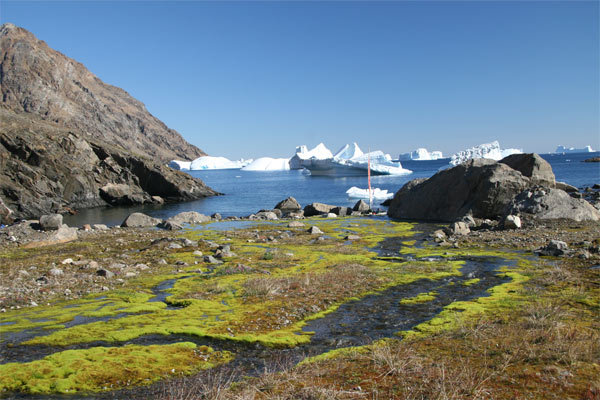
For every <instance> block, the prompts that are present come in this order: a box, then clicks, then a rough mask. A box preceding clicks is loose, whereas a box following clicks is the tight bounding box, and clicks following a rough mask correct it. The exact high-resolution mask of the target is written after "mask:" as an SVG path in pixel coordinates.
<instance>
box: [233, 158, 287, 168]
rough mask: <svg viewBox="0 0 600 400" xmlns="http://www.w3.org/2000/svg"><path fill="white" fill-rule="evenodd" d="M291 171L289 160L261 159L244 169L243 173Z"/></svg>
mask: <svg viewBox="0 0 600 400" xmlns="http://www.w3.org/2000/svg"><path fill="white" fill-rule="evenodd" d="M289 169H290V160H289V158H271V157H260V158H257V159H256V160H254V161H252V162H251V163H250V164H248V165H246V166H245V167H244V168H242V170H243V171H286V170H289Z"/></svg>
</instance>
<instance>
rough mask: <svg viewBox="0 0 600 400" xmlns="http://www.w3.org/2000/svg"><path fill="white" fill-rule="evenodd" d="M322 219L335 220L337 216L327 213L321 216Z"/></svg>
mask: <svg viewBox="0 0 600 400" xmlns="http://www.w3.org/2000/svg"><path fill="white" fill-rule="evenodd" d="M321 216H322V217H323V218H337V214H334V213H331V212H330V213H327V214H323V215H321Z"/></svg>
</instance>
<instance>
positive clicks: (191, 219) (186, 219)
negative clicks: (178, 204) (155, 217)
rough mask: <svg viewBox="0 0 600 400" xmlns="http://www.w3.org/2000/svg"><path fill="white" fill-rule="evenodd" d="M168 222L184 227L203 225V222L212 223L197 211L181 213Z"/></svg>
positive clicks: (207, 217)
mask: <svg viewBox="0 0 600 400" xmlns="http://www.w3.org/2000/svg"><path fill="white" fill-rule="evenodd" d="M167 221H169V222H174V223H176V224H177V225H183V224H191V225H194V224H201V223H203V222H209V221H210V217H209V216H207V215H204V214H200V213H199V212H196V211H185V212H182V213H179V214H177V215H175V216H173V217H171V218H169V219H167Z"/></svg>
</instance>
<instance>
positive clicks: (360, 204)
mask: <svg viewBox="0 0 600 400" xmlns="http://www.w3.org/2000/svg"><path fill="white" fill-rule="evenodd" d="M370 209H371V207H369V205H368V204H367V203H366V202H365V201H364V200H359V201H357V202H356V204H354V207H352V211H359V212H367V211H369V210H370Z"/></svg>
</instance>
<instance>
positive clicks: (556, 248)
mask: <svg viewBox="0 0 600 400" xmlns="http://www.w3.org/2000/svg"><path fill="white" fill-rule="evenodd" d="M568 251H569V246H568V245H567V244H566V243H565V242H562V241H560V240H551V241H550V243H548V244H547V245H546V246H545V247H543V248H541V249H539V250H538V251H537V253H538V254H540V255H542V256H555V257H557V256H562V255H565V254H567V252H568Z"/></svg>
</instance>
